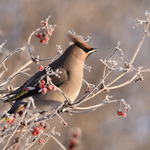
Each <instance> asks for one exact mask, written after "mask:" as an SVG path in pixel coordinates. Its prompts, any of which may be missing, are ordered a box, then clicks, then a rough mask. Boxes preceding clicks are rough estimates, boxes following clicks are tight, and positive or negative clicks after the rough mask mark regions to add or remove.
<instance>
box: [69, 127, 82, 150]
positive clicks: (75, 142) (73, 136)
mask: <svg viewBox="0 0 150 150" xmlns="http://www.w3.org/2000/svg"><path fill="white" fill-rule="evenodd" d="M81 137H82V131H81V129H80V128H72V129H71V130H70V140H69V142H68V148H67V150H76V149H78V148H79V146H80V144H81V140H80V139H81Z"/></svg>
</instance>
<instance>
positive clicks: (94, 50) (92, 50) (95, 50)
mask: <svg viewBox="0 0 150 150" xmlns="http://www.w3.org/2000/svg"><path fill="white" fill-rule="evenodd" d="M97 51H98V49H97V48H92V49H91V50H90V51H89V52H88V55H90V54H92V53H93V52H97Z"/></svg>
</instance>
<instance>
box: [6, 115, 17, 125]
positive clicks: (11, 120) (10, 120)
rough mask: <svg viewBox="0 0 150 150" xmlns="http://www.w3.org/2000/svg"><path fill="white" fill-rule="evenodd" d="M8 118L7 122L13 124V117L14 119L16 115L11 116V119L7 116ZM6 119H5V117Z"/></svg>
mask: <svg viewBox="0 0 150 150" xmlns="http://www.w3.org/2000/svg"><path fill="white" fill-rule="evenodd" d="M8 119H9V120H8V121H7V122H8V123H10V124H14V122H15V119H16V116H13V118H12V119H10V118H8ZM6 120H7V119H6Z"/></svg>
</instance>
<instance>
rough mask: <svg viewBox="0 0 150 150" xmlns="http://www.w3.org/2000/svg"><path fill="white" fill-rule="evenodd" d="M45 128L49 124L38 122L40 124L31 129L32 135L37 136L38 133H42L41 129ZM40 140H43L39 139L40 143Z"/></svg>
mask: <svg viewBox="0 0 150 150" xmlns="http://www.w3.org/2000/svg"><path fill="white" fill-rule="evenodd" d="M46 128H47V129H49V124H46V123H45V122H40V124H39V125H38V126H37V127H35V128H34V129H33V130H32V134H33V135H34V136H37V135H39V133H42V132H43V130H45V129H46ZM42 141H43V140H42V139H41V143H44V141H43V142H42ZM39 142H40V141H39Z"/></svg>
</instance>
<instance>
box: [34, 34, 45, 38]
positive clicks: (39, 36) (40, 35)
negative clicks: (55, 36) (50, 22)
mask: <svg viewBox="0 0 150 150" xmlns="http://www.w3.org/2000/svg"><path fill="white" fill-rule="evenodd" d="M35 36H36V37H38V38H39V39H41V38H42V37H43V34H42V33H39V34H37V33H36V34H35Z"/></svg>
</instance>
